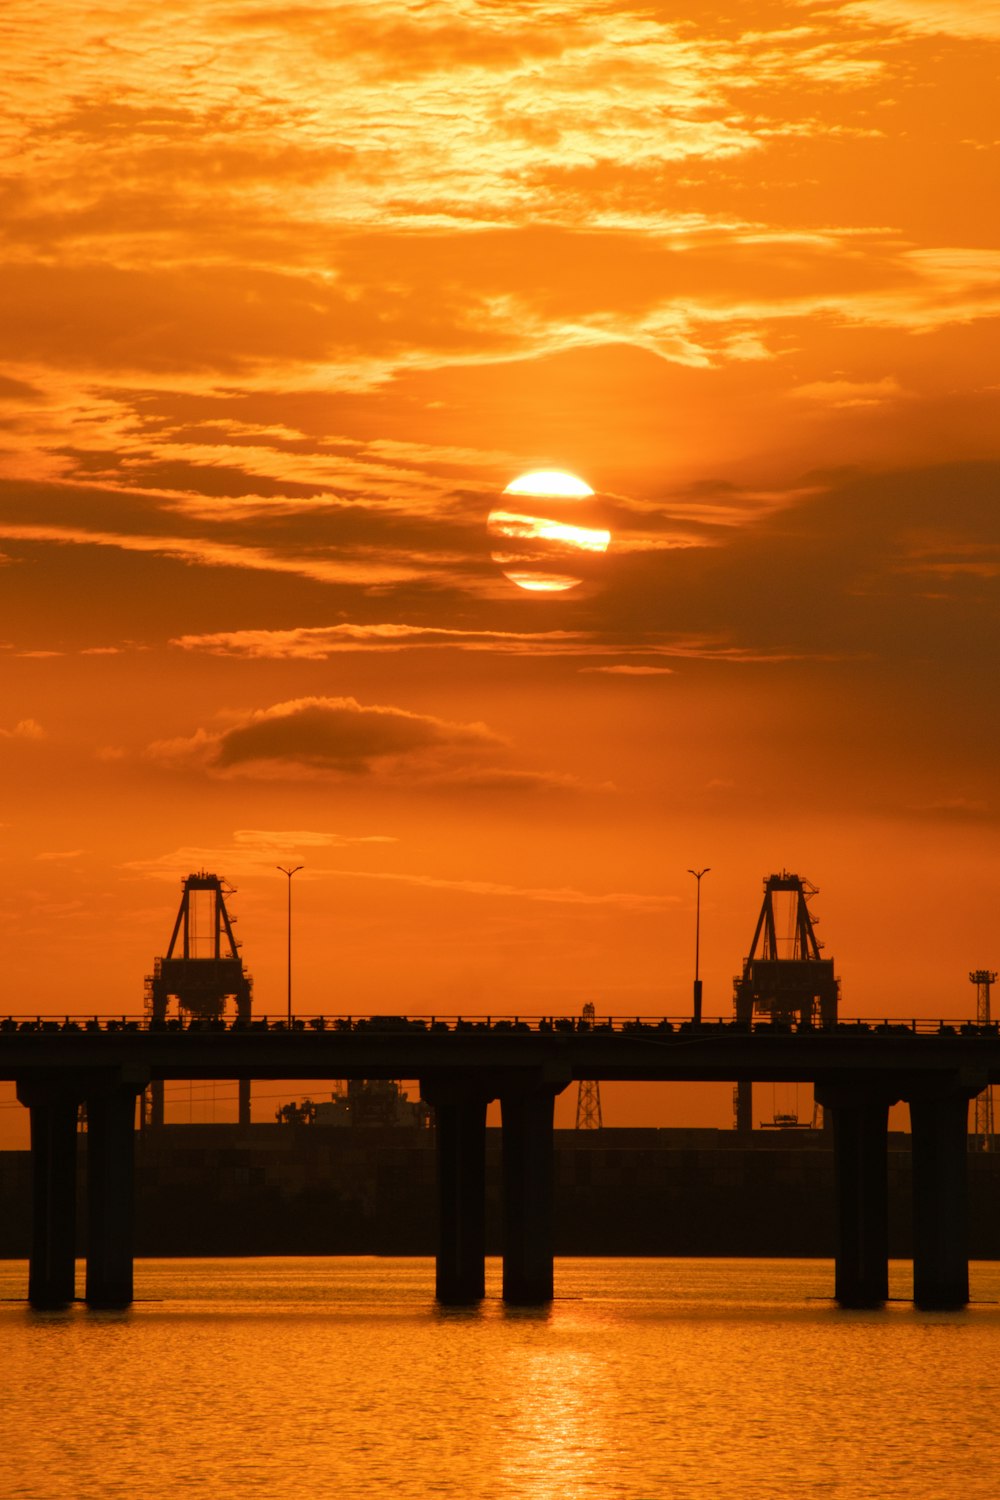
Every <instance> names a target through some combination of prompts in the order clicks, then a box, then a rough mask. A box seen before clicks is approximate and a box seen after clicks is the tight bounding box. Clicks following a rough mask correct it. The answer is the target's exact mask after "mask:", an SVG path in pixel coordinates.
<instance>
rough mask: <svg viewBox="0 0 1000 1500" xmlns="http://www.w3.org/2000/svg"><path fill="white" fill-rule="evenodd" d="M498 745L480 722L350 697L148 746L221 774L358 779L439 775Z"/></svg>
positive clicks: (164, 756) (294, 706)
mask: <svg viewBox="0 0 1000 1500" xmlns="http://www.w3.org/2000/svg"><path fill="white" fill-rule="evenodd" d="M502 744H503V741H502V739H501V738H500V736H499V735H496V734H494V733H493V732H492V731H491V730H489V729H487V727H486V726H485V725H484V724H455V723H451V722H449V721H448V720H445V719H438V718H434V717H433V716H431V715H427V714H417V713H411V712H410V711H409V710H406V709H401V708H392V707H385V706H382V705H374V706H364V705H362V704H360V703H358V702H357V700H356V699H354V698H298V699H293V700H290V701H289V702H286V703H276V704H273V705H272V706H271V707H270V708H265V709H259V710H256V711H255V712H253V713H250V714H247V715H245V716H243V717H242V718H240V719H238V720H237V721H236V722H235V723H233V724H230V725H229V726H227V727H226V728H224V729H219V730H205V729H199V730H198V731H197V732H196V733H195V734H194V735H192V736H190V737H188V738H186V739H178V740H171V741H163V742H160V743H158V744H154V745H152V746H151V747H150V752H149V753H150V755H151V756H152V757H153V758H154V759H156V760H159V761H161V762H165V763H174V764H185V763H195V764H200V765H202V766H204V767H206V768H207V769H209V770H211V771H213V772H215V773H217V774H220V775H227V774H236V775H250V776H265V777H267V776H274V775H284V776H288V775H292V776H302V775H306V776H316V775H325V774H333V775H341V776H362V775H367V774H369V773H371V772H372V771H375V770H379V771H382V772H383V773H387V772H389V771H392V770H395V771H397V772H400V771H402V772H404V773H405V772H407V771H409V772H410V773H411V774H413V773H414V772H415V771H417V770H419V771H420V772H422V773H423V774H424V775H430V776H441V775H443V774H444V772H445V771H446V770H447V769H450V768H453V766H454V763H455V761H456V758H457V760H458V764H459V766H461V763H462V761H463V759H467V758H468V757H469V756H470V755H472V756H474V757H478V756H481V754H482V752H483V750H484V749H495V748H496V747H498V746H500V745H502Z"/></svg>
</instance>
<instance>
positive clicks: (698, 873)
mask: <svg viewBox="0 0 1000 1500" xmlns="http://www.w3.org/2000/svg"><path fill="white" fill-rule="evenodd" d="M711 868H712V866H711V865H706V866H705V868H704V869H703V870H688V874H689V875H693V876H694V878H695V880H696V881H697V882H698V894H697V896H696V898H695V906H694V1024H695V1025H696V1026H700V1025H701V979H700V978H699V974H698V961H699V958H700V956H701V877H702V876H703V875H707V874H708V872H709V870H710V869H711Z"/></svg>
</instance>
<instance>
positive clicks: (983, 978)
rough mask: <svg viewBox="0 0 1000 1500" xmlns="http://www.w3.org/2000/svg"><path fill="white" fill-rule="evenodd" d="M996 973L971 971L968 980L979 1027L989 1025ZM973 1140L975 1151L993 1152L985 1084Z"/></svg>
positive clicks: (988, 1093) (989, 1101)
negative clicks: (974, 1001)
mask: <svg viewBox="0 0 1000 1500" xmlns="http://www.w3.org/2000/svg"><path fill="white" fill-rule="evenodd" d="M996 977H997V976H996V973H995V972H994V971H993V970H991V969H973V970H972V972H971V973H970V975H969V979H970V980H971V981H972V983H973V984H974V985H975V986H976V1020H977V1021H978V1023H979V1025H980V1026H988V1025H989V1024H990V1020H991V1017H990V988H991V986H992V985H993V984H995V983H996ZM973 1139H974V1142H975V1148H976V1150H977V1151H993V1150H994V1149H995V1147H996V1135H995V1130H994V1121H993V1089H992V1087H991V1085H990V1084H987V1085H986V1087H985V1088H984V1089H983V1091H982V1093H981V1094H977V1095H976V1123H975V1128H974V1130H973Z"/></svg>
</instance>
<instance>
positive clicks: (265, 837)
mask: <svg viewBox="0 0 1000 1500" xmlns="http://www.w3.org/2000/svg"><path fill="white" fill-rule="evenodd" d="M395 842H396V839H395V838H394V837H393V836H391V835H389V834H381V833H373V834H360V835H357V834H343V833H331V832H326V831H324V830H316V829H306V828H292V829H286V830H285V829H263V828H237V829H236V830H235V831H234V832H233V836H232V840H231V841H230V842H229V843H228V844H216V845H200V844H187V845H182V846H181V847H180V848H177V849H171V850H169V851H168V852H166V853H164V854H158V855H154V856H152V857H151V858H148V859H135V860H128V861H126V862H125V863H124V864H123V865H122V866H121V868H122V869H123V870H128V871H130V872H131V873H133V874H137V875H151V876H155V877H158V878H164V879H170V880H176V879H178V877H179V876H183V875H185V874H187V873H189V872H190V871H193V870H210V871H212V872H213V873H214V874H222V875H225V876H228V877H230V878H241V877H244V876H248V875H258V874H270V873H273V871H274V869H275V865H276V863H279V862H280V861H281V860H282V859H285V858H287V857H288V856H293V857H296V858H298V857H304V859H308V861H309V864H304V867H303V870H302V872H301V878H303V879H311V878H312V876H313V873H314V872H313V870H312V869H311V868H310V865H311V864H312V863H313V862H314V861H315V860H316V859H321V858H322V857H323V854H324V852H325V851H327V850H332V849H348V848H354V847H357V848H364V847H365V846H367V845H384V844H394V843H395Z"/></svg>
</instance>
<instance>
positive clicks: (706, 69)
mask: <svg viewBox="0 0 1000 1500" xmlns="http://www.w3.org/2000/svg"><path fill="white" fill-rule="evenodd" d="M43 12H44V15H45V24H39V17H40V12H39V7H38V4H37V0H35V3H32V4H30V5H29V4H28V3H27V0H7V4H6V5H5V7H4V10H3V15H2V17H0V43H2V46H3V51H4V58H5V72H6V74H7V77H8V89H7V92H6V100H5V104H4V106H3V113H2V115H0V120H2V131H3V141H4V147H5V150H4V163H5V165H4V174H3V179H2V193H3V205H2V212H0V226H2V227H0V236H2V238H0V247H2V249H0V253H2V255H3V259H4V266H3V275H2V277H0V328H2V329H3V337H2V342H0V351H2V360H3V363H2V366H0V474H2V476H3V477H2V480H0V553H2V562H3V564H4V566H3V567H2V569H0V583H2V589H3V591H2V598H3V621H2V625H0V641H2V645H3V671H4V679H5V685H4V692H3V700H2V709H0V773H2V784H3V808H2V809H0V822H2V824H3V827H2V829H0V833H2V836H3V864H4V890H5V895H4V899H3V904H2V910H0V923H2V932H3V944H4V973H5V981H6V988H7V995H8V998H7V999H6V1000H5V1001H4V1002H3V1006H2V1008H3V1009H9V1010H11V1011H15V1012H37V1011H42V1012H47V1011H48V1012H51V1011H57V1012H60V1013H62V1012H65V1011H67V1010H69V1011H71V1012H84V1011H88V1012H92V1011H94V1010H101V1011H115V1012H119V1013H120V1012H121V1011H123V1010H126V1011H135V1010H137V1009H138V1008H139V1007H140V1005H141V1001H142V978H143V975H144V973H146V972H147V971H148V970H149V968H150V967H151V964H152V960H153V957H154V956H155V955H156V954H157V953H161V952H163V950H164V948H165V945H166V942H167V939H168V937H169V933H170V927H171V923H172V919H173V915H174V912H175V909H176V903H177V899H178V895H179V881H180V877H181V876H182V875H184V874H185V873H187V872H188V871H189V870H191V869H196V868H198V867H201V866H206V867H207V868H209V869H211V870H218V871H219V872H220V873H222V874H224V875H226V876H227V877H229V879H230V880H231V881H232V882H233V883H234V884H235V885H237V886H238V888H239V894H238V896H237V897H235V898H234V901H233V909H234V911H235V912H236V913H237V914H238V916H239V918H240V927H239V933H240V936H241V937H242V939H243V942H244V945H245V949H244V952H245V958H246V962H247V965H248V967H249V968H250V969H251V970H252V972H253V974H254V977H255V985H256V989H255V997H256V998H255V1003H256V1007H257V1009H258V1010H259V1011H265V1010H270V1011H271V1012H272V1013H275V1012H279V1011H280V1010H281V1009H282V1007H283V1004H284V956H285V955H284V897H285V882H284V877H282V876H281V875H279V874H277V873H276V871H275V869H274V866H275V865H276V864H278V863H283V864H286V863H288V862H289V861H292V862H294V863H301V864H304V865H305V870H304V871H303V873H302V874H301V875H300V876H297V877H296V882H297V884H296V903H297V904H296V941H297V963H296V975H297V978H296V985H297V997H298V1001H299V1005H300V1007H301V1009H302V1010H303V1011H325V1012H327V1013H332V1012H335V1011H354V1012H362V1011H368V1010H385V1011H391V1012H396V1011H400V1010H409V1011H414V1012H423V1011H431V1010H437V1011H439V1012H441V1011H450V1012H454V1011H459V1010H464V1011H466V1012H472V1011H483V1012H485V1011H492V1012H494V1013H496V1012H515V1011H521V1012H537V1011H553V1010H556V1011H558V1010H567V1011H576V1010H578V1009H579V1008H580V1006H582V1004H583V1003H584V1002H585V1001H587V1000H592V1001H593V1002H594V1003H595V1005H596V1006H597V1008H598V1010H610V1011H619V1012H621V1011H626V1012H627V1011H632V1012H656V1013H662V1012H663V1011H667V1012H670V1013H673V1014H676V1013H679V1012H682V1011H685V1010H686V1009H687V1007H688V1004H689V996H690V980H691V971H692V960H693V924H694V882H693V881H692V879H691V877H690V876H689V875H688V874H687V873H686V871H687V869H688V867H689V866H692V865H695V866H702V865H710V866H711V867H712V869H711V874H710V875H709V876H707V877H706V879H705V881H704V883H703V929H702V937H703V944H702V952H703V973H704V978H705V989H706V1000H705V1008H706V1012H708V1013H710V1014H722V1013H727V1012H728V1010H729V1008H730V1005H731V996H732V976H733V975H734V974H735V973H736V971H737V970H738V968H739V967H740V964H741V961H742V958H743V955H744V954H745V952H746V949H747V946H748V944H749V941H750V937H751V935H752V931H753V925H754V921H755V919H756V914H757V910H758V906H759V902H760V895H761V881H762V878H763V877H764V876H765V875H766V874H768V873H769V872H770V871H772V870H777V869H780V868H782V867H786V868H789V869H792V870H798V871H800V872H801V873H804V874H806V875H807V876H809V877H810V878H811V879H812V880H813V881H814V882H815V883H816V884H818V885H819V886H820V887H821V894H820V896H819V897H818V898H817V899H816V901H815V903H814V905H815V909H816V911H817V913H818V914H819V915H820V917H821V918H822V925H821V927H820V935H821V936H822V937H823V938H825V939H826V942H827V953H828V954H831V955H832V956H834V957H835V958H836V960H837V965H838V970H839V972H840V974H841V976H842V978H843V1009H844V1010H845V1011H846V1012H850V1013H853V1014H864V1015H871V1014H875V1013H878V1014H882V1013H883V1012H884V1013H887V1014H906V1015H909V1014H912V1013H918V1014H926V1015H941V1014H948V1015H959V1014H965V1013H967V1012H968V1011H969V1009H970V1006H972V1005H973V1003H974V995H973V992H972V990H971V987H970V986H969V984H968V980H967V978H966V975H967V972H968V970H969V969H970V968H972V967H976V966H981V965H984V964H986V965H988V964H993V965H998V963H1000V934H998V932H997V912H998V907H1000V879H998V874H997V844H996V833H997V823H998V819H1000V790H998V775H997V751H996V739H997V730H998V694H997V674H996V658H997V645H996V642H997V627H998V582H997V580H998V577H1000V504H998V501H1000V496H998V492H997V490H998V487H997V474H998V448H1000V436H998V435H1000V423H998V420H997V405H998V400H997V397H998V391H1000V383H998V382H1000V377H998V373H997V369H998V366H997V349H998V347H1000V340H998V315H1000V251H998V249H997V244H998V236H997V223H996V220H997V217H998V214H1000V208H998V205H1000V193H998V191H997V189H998V186H1000V173H998V149H1000V141H998V139H997V125H996V103H995V101H996V98H997V73H998V57H1000V49H998V45H997V44H998V42H1000V3H997V0H853V3H836V0H832V3H831V0H826V3H810V0H773V3H765V0H760V3H757V0H746V3H736V4H734V5H732V6H729V7H721V6H718V5H715V4H709V3H705V4H689V5H685V6H670V5H656V4H644V5H641V6H640V5H636V6H629V5H626V4H618V3H615V0H602V3H597V0H594V3H583V0H579V3H575V4H573V3H557V0H552V3H547V0H538V3H522V4H518V3H517V0H502V3H501V0H492V3H491V0H421V3H417V0H411V3H403V0H398V3H393V0H378V3H374V0H372V3H364V0H362V3H357V4H336V3H317V4H303V5H294V4H293V5H286V6H275V5H273V4H261V3H255V0H225V3H222V0H162V3H158V4H157V5H155V6H149V5H140V4H138V3H136V0H106V3H103V4H102V3H95V4H93V5H88V6H81V5H78V4H76V3H75V0H46V3H45V4H44V6H43ZM535 468H559V469H567V470H570V471H572V472H573V473H576V474H578V475H580V476H581V477H582V478H584V479H585V480H586V481H587V483H588V484H589V485H590V486H592V488H593V489H594V490H595V491H597V492H598V494H599V495H600V496H601V504H602V506H603V513H604V515H605V516H606V518H607V523H608V525H609V527H610V529H611V531H612V542H611V546H610V549H609V551H608V553H607V556H606V557H605V558H604V560H603V563H602V565H601V567H600V571H599V574H598V575H597V577H596V578H594V579H592V580H589V581H588V582H587V583H586V584H585V585H583V586H582V587H581V588H579V589H573V590H569V591H568V592H566V593H564V594H560V595H558V596H552V597H539V596H533V595H529V594H526V593H524V592H522V591H521V590H519V589H517V588H516V587H515V586H513V585H512V584H511V583H510V582H509V581H508V580H506V579H505V578H504V577H503V576H502V574H501V573H500V571H499V569H498V568H497V566H496V565H495V564H494V563H493V561H492V560H491V558H490V544H489V538H488V537H487V533H486V517H487V516H488V514H489V512H490V510H491V509H492V508H493V506H494V505H495V504H496V501H497V498H498V496H499V494H500V492H501V491H502V490H503V489H504V487H505V486H506V485H507V484H508V483H509V482H510V481H511V480H512V479H514V478H515V476H517V475H518V474H521V473H523V472H524V471H526V470H530V469H535ZM610 1099H611V1103H612V1106H613V1108H612V1110H610V1111H609V1110H608V1105H607V1103H606V1113H608V1114H610V1116H611V1118H610V1123H628V1122H631V1121H633V1120H637V1121H638V1120H642V1121H645V1120H650V1121H653V1122H660V1121H662V1122H664V1123H666V1122H675V1121H677V1122H679V1121H680V1120H692V1121H697V1122H703V1123H718V1124H727V1123H728V1122H729V1118H730V1116H729V1100H728V1096H727V1091H725V1090H717V1091H714V1092H713V1091H706V1092H705V1093H704V1094H703V1095H702V1096H701V1097H700V1098H694V1097H690V1098H689V1097H687V1096H685V1098H684V1100H683V1101H682V1100H680V1099H679V1097H677V1096H676V1094H675V1095H672V1096H671V1097H670V1098H666V1097H665V1095H664V1092H663V1091H662V1090H659V1091H646V1092H644V1093H643V1092H641V1091H640V1093H639V1094H636V1095H635V1096H634V1097H633V1096H628V1095H622V1094H621V1093H615V1092H612V1094H611V1096H610ZM264 1108H265V1111H266V1110H269V1109H270V1108H271V1106H270V1105H268V1106H265V1107H264ZM563 1109H564V1110H565V1111H567V1112H568V1111H569V1109H570V1102H569V1101H568V1099H567V1101H565V1102H564V1105H563ZM16 1113H17V1110H16V1108H14V1109H11V1108H9V1107H6V1108H3V1109H2V1110H0V1115H2V1117H3V1118H2V1119H0V1139H3V1138H6V1137H5V1136H4V1130H7V1132H8V1134H9V1131H10V1130H11V1129H13V1123H12V1122H13V1119H14V1116H15V1115H16Z"/></svg>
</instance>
